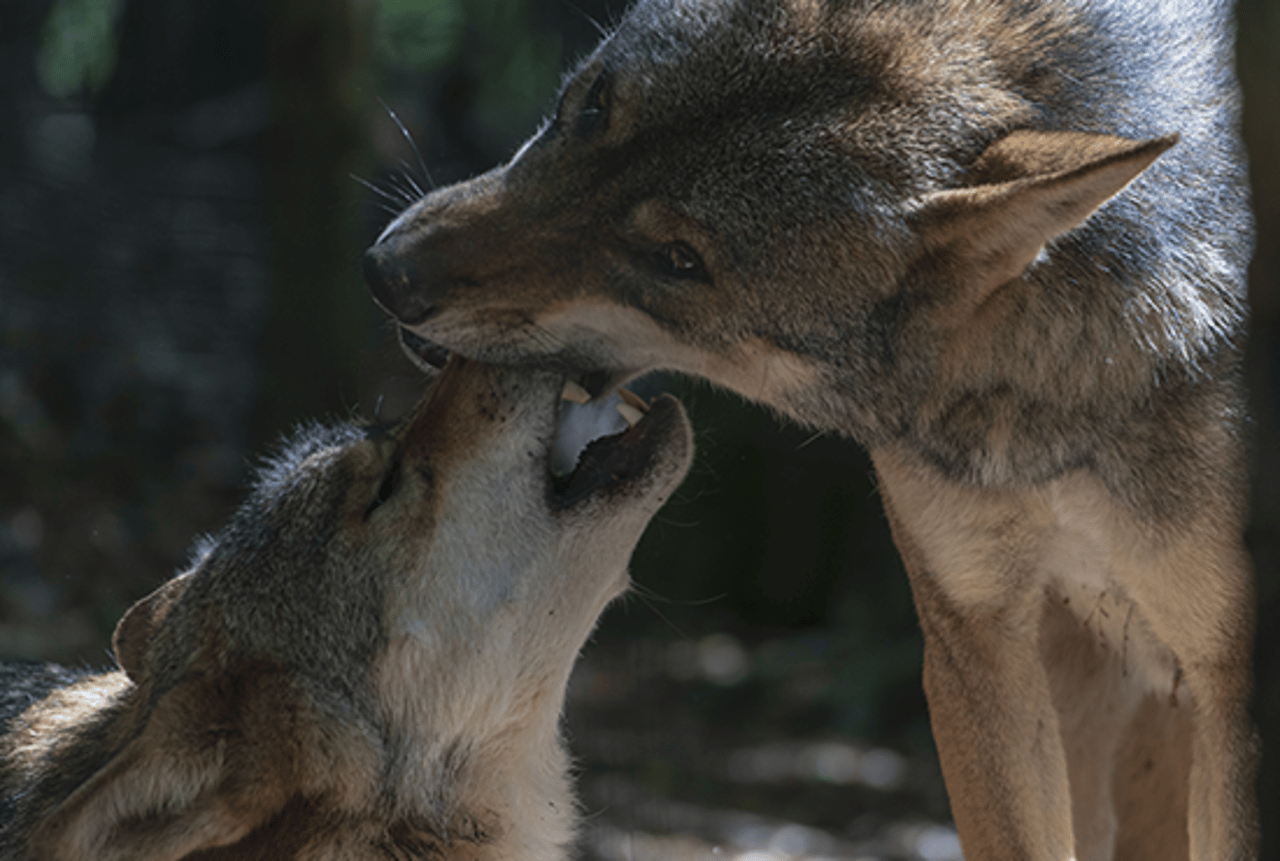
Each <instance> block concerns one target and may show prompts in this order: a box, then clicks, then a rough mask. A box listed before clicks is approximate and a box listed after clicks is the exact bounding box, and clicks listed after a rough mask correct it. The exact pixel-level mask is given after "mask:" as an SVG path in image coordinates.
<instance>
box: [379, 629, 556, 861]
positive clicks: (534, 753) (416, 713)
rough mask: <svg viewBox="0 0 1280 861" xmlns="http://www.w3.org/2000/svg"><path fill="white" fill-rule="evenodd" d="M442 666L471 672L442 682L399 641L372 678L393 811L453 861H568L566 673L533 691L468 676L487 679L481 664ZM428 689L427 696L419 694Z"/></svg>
mask: <svg viewBox="0 0 1280 861" xmlns="http://www.w3.org/2000/svg"><path fill="white" fill-rule="evenodd" d="M444 660H445V661H450V660H459V661H466V663H467V664H468V665H469V666H468V672H465V673H460V674H457V675H454V678H462V679H463V681H461V682H460V683H458V684H452V685H450V683H449V682H448V681H443V682H442V680H447V679H449V678H450V676H451V675H452V674H450V673H445V672H440V671H439V670H438V667H437V666H436V665H437V664H440V663H441V662H442V661H441V658H440V656H439V655H438V653H436V652H434V651H433V650H431V649H428V648H426V647H425V646H424V644H423V643H421V642H419V641H418V640H417V639H416V638H415V637H413V636H412V635H402V636H399V637H396V638H394V639H393V640H392V641H391V643H389V644H388V647H387V649H386V651H385V652H384V654H383V655H382V657H381V659H380V660H379V662H378V664H377V666H376V668H375V670H374V675H375V679H376V684H377V687H378V690H379V692H380V699H381V704H382V709H383V713H384V716H385V720H386V731H387V734H388V736H389V738H388V739H387V740H386V742H385V744H386V748H387V749H386V750H385V754H384V756H385V765H384V768H385V769H386V770H387V771H388V780H387V783H388V785H389V786H390V787H391V789H390V792H391V795H392V801H391V803H392V804H393V805H394V808H395V812H396V813H397V814H400V815H403V816H406V817H411V818H418V819H425V820H426V821H427V822H428V823H429V824H430V826H431V828H432V830H433V831H434V833H436V834H437V835H439V836H440V837H441V839H442V841H443V842H444V843H445V844H446V846H447V847H451V848H449V849H447V851H448V852H450V853H455V852H456V853H461V854H460V855H459V857H464V856H465V857H466V858H468V859H470V858H472V857H478V858H485V859H495V861H496V859H507V858H515V857H519V858H522V859H530V860H531V861H558V859H563V858H565V857H567V849H566V847H568V846H569V845H570V844H571V843H572V838H573V821H574V815H573V814H574V810H575V807H574V801H573V798H572V795H571V794H570V791H569V784H568V780H567V778H566V774H567V771H568V759H567V756H566V755H565V752H564V749H563V747H562V744H561V741H560V735H559V728H558V721H559V704H560V701H561V698H562V694H563V691H564V686H565V685H566V684H567V681H568V678H567V673H566V674H565V675H564V678H560V679H551V680H541V683H540V684H520V685H512V684H511V683H510V682H509V681H508V680H503V679H498V680H488V681H496V683H492V684H490V683H486V681H487V677H486V679H481V680H480V681H477V680H476V679H472V678H470V676H471V675H473V674H472V672H471V670H472V669H474V670H476V673H477V674H479V675H481V676H484V675H485V673H486V671H487V669H488V668H491V665H492V663H493V662H491V661H486V660H485V659H484V656H483V655H479V656H477V655H474V654H473V655H468V656H462V655H457V656H452V657H449V658H445V659H444ZM476 663H478V664H479V665H480V666H479V667H476V666H474V664H476ZM464 677H465V678H464ZM425 680H429V683H430V684H431V685H432V686H433V689H432V690H430V691H423V690H422V686H423V684H424V681H425ZM441 685H444V686H445V689H441ZM527 691H534V693H533V694H532V695H522V692H527ZM513 714H515V715H517V716H518V717H517V718H516V719H512V715H513ZM446 857H448V858H452V857H454V855H453V854H449V855H447V856H446Z"/></svg>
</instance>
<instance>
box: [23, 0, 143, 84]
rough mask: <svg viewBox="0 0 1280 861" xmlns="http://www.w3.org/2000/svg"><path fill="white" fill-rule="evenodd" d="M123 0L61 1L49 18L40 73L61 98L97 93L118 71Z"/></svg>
mask: <svg viewBox="0 0 1280 861" xmlns="http://www.w3.org/2000/svg"><path fill="white" fill-rule="evenodd" d="M123 5H124V2H123V0H57V2H55V3H54V4H53V8H52V9H50V10H49V17H48V18H47V19H45V24H44V33H43V38H42V40H41V43H40V52H39V54H38V55H37V57H36V72H37V74H38V75H39V77H40V84H41V86H43V87H44V89H45V92H47V93H49V95H51V96H56V97H57V98H60V99H66V98H71V97H74V96H77V95H81V94H83V93H85V92H89V93H96V92H98V91H99V90H101V89H102V88H103V87H105V86H106V85H107V82H108V81H110V80H111V76H112V75H113V74H114V73H115V70H116V37H115V25H116V20H117V19H118V18H119V16H120V10H121V8H122V7H123Z"/></svg>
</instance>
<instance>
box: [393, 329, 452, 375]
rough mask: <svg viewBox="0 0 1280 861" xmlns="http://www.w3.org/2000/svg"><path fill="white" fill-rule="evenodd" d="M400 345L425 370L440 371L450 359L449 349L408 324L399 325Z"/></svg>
mask: <svg viewBox="0 0 1280 861" xmlns="http://www.w3.org/2000/svg"><path fill="white" fill-rule="evenodd" d="M398 334H399V336H400V346H401V348H403V349H404V352H405V354H406V355H407V356H408V357H409V359H410V360H411V361H412V362H413V363H414V364H415V365H418V366H419V367H421V368H422V369H423V370H425V371H438V370H440V369H441V368H443V367H444V366H445V363H446V362H448V361H449V350H447V349H445V348H444V347H442V346H440V345H439V344H437V343H436V342H434V341H430V340H428V339H426V338H424V337H422V336H421V335H419V334H418V333H416V332H414V331H413V330H412V329H410V328H408V327H407V326H399V327H398Z"/></svg>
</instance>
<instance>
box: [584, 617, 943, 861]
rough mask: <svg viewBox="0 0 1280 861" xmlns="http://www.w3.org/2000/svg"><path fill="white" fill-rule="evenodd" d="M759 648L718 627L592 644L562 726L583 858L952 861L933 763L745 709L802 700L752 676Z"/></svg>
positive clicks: (792, 689)
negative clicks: (578, 802) (572, 763)
mask: <svg viewBox="0 0 1280 861" xmlns="http://www.w3.org/2000/svg"><path fill="white" fill-rule="evenodd" d="M775 646H776V644H775ZM760 652H761V647H758V646H757V647H755V648H753V647H752V646H750V645H749V644H745V643H743V642H742V641H740V640H739V639H738V638H736V637H734V636H732V635H729V634H725V633H713V634H708V635H705V636H701V637H696V638H686V639H677V640H675V641H673V642H668V643H655V642H652V641H650V642H643V643H637V642H634V641H633V642H630V643H626V642H622V643H619V642H603V643H599V644H595V645H592V646H591V647H589V648H588V649H587V651H586V654H585V656H584V657H583V659H582V662H581V665H580V667H579V670H578V672H577V674H576V675H575V677H574V682H573V685H572V687H571V695H570V702H569V709H568V722H567V723H568V730H569V737H570V744H571V748H572V750H573V753H574V755H575V757H576V759H577V763H578V766H579V774H578V781H579V787H580V791H581V797H582V801H583V806H584V810H585V812H586V814H587V820H586V823H585V826H584V828H583V832H582V841H581V848H582V853H583V857H584V858H586V859H587V861H648V859H653V861H658V859H662V861H684V859H691V861H693V859H696V861H703V860H704V859H705V861H819V859H832V861H835V859H840V861H854V859H859V860H860V861H872V859H877V861H957V859H960V858H961V857H962V856H961V853H960V844H959V840H958V839H957V837H956V832H955V829H954V828H953V827H952V826H951V824H950V822H949V820H948V818H947V806H946V800H945V794H944V793H943V790H942V785H941V778H940V776H939V774H938V770H937V763H936V761H935V760H934V759H933V757H932V755H930V754H927V753H925V754H922V753H918V752H917V753H911V752H907V751H903V750H898V749H894V747H892V746H891V745H888V744H885V743H882V742H878V741H872V740H866V739H858V738H851V737H848V736H843V735H841V734H840V733H839V732H838V731H836V730H835V729H833V728H832V727H830V726H826V727H822V726H812V727H810V729H809V730H808V731H807V732H798V731H796V730H795V728H794V727H792V728H788V727H786V726H784V725H781V724H780V723H778V722H777V721H775V720H773V719H771V718H770V717H769V716H767V715H765V714H763V713H762V712H761V711H760V710H758V709H755V708H752V707H751V706H750V703H752V702H755V703H759V702H761V701H766V702H770V703H771V704H772V705H774V706H776V707H777V710H780V711H783V712H785V711H786V709H785V703H784V700H786V699H787V698H794V697H796V696H797V694H796V691H797V686H796V685H794V684H789V683H788V682H789V680H788V679H786V678H785V677H783V678H779V677H776V676H770V675H769V674H767V673H763V672H760V671H759V667H760V665H761V661H760V660H759V658H760V655H759V653H760ZM748 689H750V691H751V694H750V696H748V695H747V693H746V691H747V690H748ZM735 697H737V699H735ZM726 702H729V703H741V704H742V706H741V707H740V708H736V709H735V708H734V707H732V706H729V707H726V706H725V703H726Z"/></svg>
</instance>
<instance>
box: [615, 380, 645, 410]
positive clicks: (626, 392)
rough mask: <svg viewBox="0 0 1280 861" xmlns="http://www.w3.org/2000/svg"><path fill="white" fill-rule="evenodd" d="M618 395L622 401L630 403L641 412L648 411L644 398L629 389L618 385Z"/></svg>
mask: <svg viewBox="0 0 1280 861" xmlns="http://www.w3.org/2000/svg"><path fill="white" fill-rule="evenodd" d="M618 397H620V398H622V400H623V402H624V403H627V404H629V405H631V406H632V407H634V408H635V409H637V410H639V411H640V412H642V413H647V412H649V404H648V403H646V402H645V399H644V398H642V397H640V396H639V395H637V394H636V393H635V392H633V391H631V390H630V389H624V388H622V387H621V386H619V387H618Z"/></svg>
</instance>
